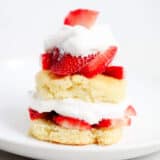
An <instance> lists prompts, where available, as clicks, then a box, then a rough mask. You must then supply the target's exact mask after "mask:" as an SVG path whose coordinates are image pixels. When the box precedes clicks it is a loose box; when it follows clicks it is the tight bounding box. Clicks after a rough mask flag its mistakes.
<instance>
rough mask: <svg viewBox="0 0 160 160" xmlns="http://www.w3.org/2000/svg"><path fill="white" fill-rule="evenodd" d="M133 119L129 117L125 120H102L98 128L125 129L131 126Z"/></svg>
mask: <svg viewBox="0 0 160 160" xmlns="http://www.w3.org/2000/svg"><path fill="white" fill-rule="evenodd" d="M130 125H131V119H130V118H129V117H124V118H117V119H116V118H115V119H102V120H101V121H100V122H99V123H98V124H97V125H96V127H98V128H115V127H123V126H130Z"/></svg>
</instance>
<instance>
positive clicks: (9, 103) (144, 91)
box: [0, 57, 160, 160]
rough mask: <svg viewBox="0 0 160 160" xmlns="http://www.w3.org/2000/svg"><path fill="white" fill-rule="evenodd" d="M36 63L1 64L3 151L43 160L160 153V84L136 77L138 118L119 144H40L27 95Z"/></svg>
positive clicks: (113, 158)
mask: <svg viewBox="0 0 160 160" xmlns="http://www.w3.org/2000/svg"><path fill="white" fill-rule="evenodd" d="M34 61H35V59H34V58H33V57H32V58H31V59H30V58H27V57H24V58H22V59H9V60H6V61H1V62H0V68H1V76H2V77H3V78H1V79H0V88H1V90H0V95H1V97H0V98H1V105H0V111H1V112H0V131H1V132H0V149H3V150H6V151H9V152H12V153H17V154H20V155H24V156H28V157H32V158H39V159H44V160H49V159H51V158H54V159H61V160H63V159H65V160H70V159H77V160H82V159H86V160H87V159H88V160H89V159H92V160H97V159H99V157H101V158H100V159H101V160H103V159H104V160H105V159H106V157H110V160H120V159H127V158H134V157H137V156H141V155H145V154H149V153H152V152H155V151H158V150H160V127H159V125H157V122H158V121H160V118H159V108H158V107H157V108H154V109H153V106H158V105H159V104H160V102H159V100H158V96H159V94H158V93H159V88H160V83H157V84H156V81H155V83H154V85H153V84H151V83H150V82H149V81H147V80H145V81H144V80H143V79H138V80H136V79H135V78H133V77H135V76H134V75H133V77H130V79H131V81H129V82H130V86H131V88H130V91H131V92H129V95H130V96H131V97H133V100H134V104H135V106H136V109H137V111H138V117H137V119H136V121H135V123H134V124H133V125H132V127H131V128H130V129H129V130H127V131H125V133H124V138H123V140H122V141H121V142H120V143H118V144H116V145H112V146H106V147H101V146H96V145H89V146H78V147H77V146H64V145H57V144H50V143H47V142H40V141H38V140H35V139H33V138H31V137H29V136H28V135H27V130H28V127H29V124H28V123H29V118H28V114H27V107H28V103H29V101H28V99H27V91H28V89H30V88H33V86H34V85H33V75H34V73H35V72H36V70H37V68H38V65H37V63H34ZM15 71H16V72H15ZM16 73H20V74H16ZM15 75H16V76H15ZM4 86H6V87H5V88H4ZM146 86H147V87H146ZM137 90H138V91H137ZM15 146H16V147H15Z"/></svg>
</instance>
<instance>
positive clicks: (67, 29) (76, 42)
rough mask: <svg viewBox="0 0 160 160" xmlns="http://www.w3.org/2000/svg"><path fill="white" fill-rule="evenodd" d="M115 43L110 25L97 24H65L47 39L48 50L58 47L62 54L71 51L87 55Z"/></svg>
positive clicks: (103, 49)
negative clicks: (85, 25) (88, 25)
mask: <svg viewBox="0 0 160 160" xmlns="http://www.w3.org/2000/svg"><path fill="white" fill-rule="evenodd" d="M113 45H116V46H117V43H116V41H115V39H114V37H113V35H112V32H111V30H110V27H109V26H108V25H97V26H96V25H95V26H93V27H92V28H90V29H88V28H86V27H84V26H80V25H77V26H68V25H64V26H63V27H62V28H61V29H60V30H59V31H58V32H57V33H56V34H55V35H53V36H51V38H49V39H48V40H47V41H45V49H46V50H50V49H53V48H54V47H57V48H59V49H60V52H61V54H64V53H70V54H72V55H73V56H87V55H89V54H94V53H97V52H101V51H105V50H106V49H107V48H108V47H109V46H113Z"/></svg>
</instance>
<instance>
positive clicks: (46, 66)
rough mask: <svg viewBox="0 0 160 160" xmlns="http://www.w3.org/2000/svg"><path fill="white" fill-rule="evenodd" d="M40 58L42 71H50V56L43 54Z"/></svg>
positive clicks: (49, 54)
mask: <svg viewBox="0 0 160 160" xmlns="http://www.w3.org/2000/svg"><path fill="white" fill-rule="evenodd" d="M41 58H42V69H44V70H48V69H50V68H51V65H52V54H51V53H44V54H42V56H41Z"/></svg>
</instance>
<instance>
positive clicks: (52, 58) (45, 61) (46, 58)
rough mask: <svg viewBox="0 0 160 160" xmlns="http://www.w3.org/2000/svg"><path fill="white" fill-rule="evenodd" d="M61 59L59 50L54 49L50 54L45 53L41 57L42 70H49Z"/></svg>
mask: <svg viewBox="0 0 160 160" xmlns="http://www.w3.org/2000/svg"><path fill="white" fill-rule="evenodd" d="M58 57H59V49H58V48H54V49H53V50H51V51H49V52H48V53H44V54H42V55H41V59H42V60H41V61H42V69H44V70H49V69H51V66H52V64H53V63H55V62H56V61H57V59H58Z"/></svg>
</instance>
